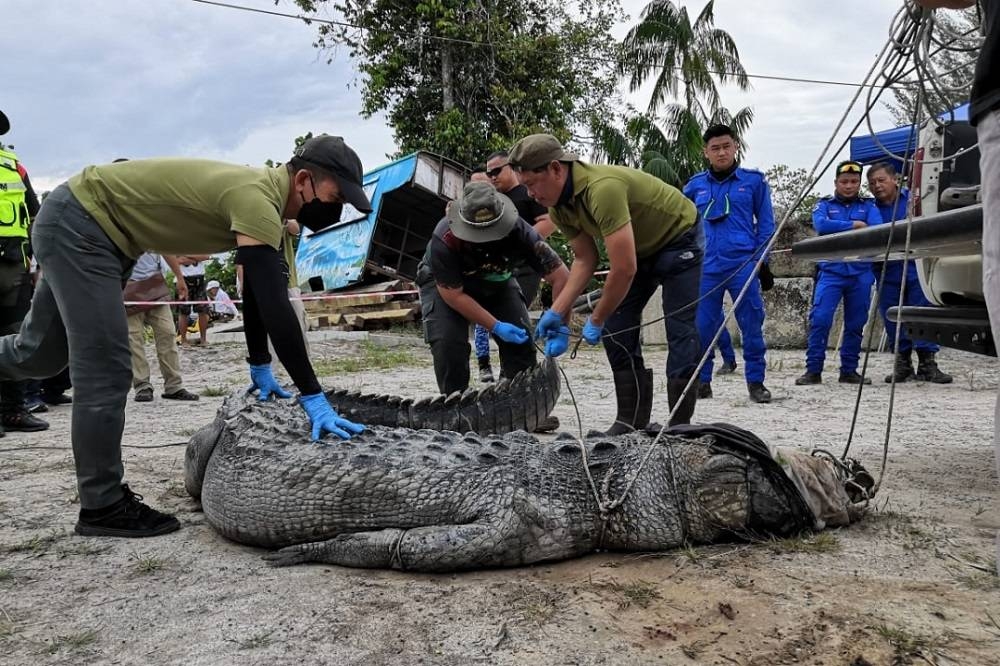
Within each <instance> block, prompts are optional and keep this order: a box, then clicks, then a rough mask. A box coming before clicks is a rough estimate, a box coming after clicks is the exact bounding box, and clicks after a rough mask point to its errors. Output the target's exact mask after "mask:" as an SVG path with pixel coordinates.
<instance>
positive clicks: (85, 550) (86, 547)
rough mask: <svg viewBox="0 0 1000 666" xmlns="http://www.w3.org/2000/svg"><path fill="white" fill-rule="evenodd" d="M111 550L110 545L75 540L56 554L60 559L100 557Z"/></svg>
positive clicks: (59, 549) (61, 547)
mask: <svg viewBox="0 0 1000 666" xmlns="http://www.w3.org/2000/svg"><path fill="white" fill-rule="evenodd" d="M109 550H111V546H108V545H102V544H95V543H88V542H86V541H76V540H73V541H72V542H71V543H69V544H66V545H64V546H60V547H59V548H58V549H57V550H56V554H57V555H58V556H59V557H68V556H70V555H100V554H102V553H106V552H108V551H109Z"/></svg>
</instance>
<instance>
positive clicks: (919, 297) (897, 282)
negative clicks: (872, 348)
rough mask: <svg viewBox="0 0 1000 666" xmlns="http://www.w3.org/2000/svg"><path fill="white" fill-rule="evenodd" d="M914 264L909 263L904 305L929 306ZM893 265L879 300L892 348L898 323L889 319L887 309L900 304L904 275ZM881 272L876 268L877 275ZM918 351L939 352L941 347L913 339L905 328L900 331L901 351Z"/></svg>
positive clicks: (887, 272) (887, 274)
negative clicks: (894, 268) (913, 267)
mask: <svg viewBox="0 0 1000 666" xmlns="http://www.w3.org/2000/svg"><path fill="white" fill-rule="evenodd" d="M912 265H913V264H912V263H911V262H908V263H907V268H908V269H909V270H907V275H906V293H905V294H904V295H903V299H904V300H903V305H916V306H927V305H930V304H931V302H930V301H928V300H927V297H926V296H924V292H923V290H922V289H921V288H920V278H919V277H917V273H916V271H915V270H912V269H911V268H910V267H911V266H912ZM892 268H893V267H892V266H890V267H889V269H888V270H886V274H885V284H883V285H882V295H881V296H880V297H879V300H878V311H879V314H881V315H882V321H883V322H884V323H885V333H886V336H887V339H888V340H889V348H890V349H891V348H892V344H893V342H895V340H896V324H895V322H891V321H889V319H888V318H887V317H886V311H887V310H888V309H889V308H893V307H896V306H897V305H899V291H900V289H901V288H902V277H901V275H900V273H901V272H902V271H900V270H895V271H893V270H892ZM880 274H881V269H880V268H878V267H876V268H875V275H876V276H878V275H880ZM914 349H916V350H917V351H928V352H933V353H935V354H936V353H937V352H938V350H939V349H941V348H940V347H939V346H938V345H936V344H935V343H933V342H928V341H926V340H911V339H910V336H908V335H907V334H906V331H905V330H902V331H900V332H899V352H900V353H901V354H903V355H908V354H909V353H910V352H911V351H912V350H914Z"/></svg>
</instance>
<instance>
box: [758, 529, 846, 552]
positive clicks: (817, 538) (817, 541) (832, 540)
mask: <svg viewBox="0 0 1000 666" xmlns="http://www.w3.org/2000/svg"><path fill="white" fill-rule="evenodd" d="M768 545H769V546H770V548H771V550H772V551H774V552H775V553H836V552H837V551H839V550H840V539H838V538H837V537H836V536H835V535H834V534H832V533H830V532H819V533H817V534H804V535H802V536H798V537H790V538H787V539H773V540H772V541H770V542H768Z"/></svg>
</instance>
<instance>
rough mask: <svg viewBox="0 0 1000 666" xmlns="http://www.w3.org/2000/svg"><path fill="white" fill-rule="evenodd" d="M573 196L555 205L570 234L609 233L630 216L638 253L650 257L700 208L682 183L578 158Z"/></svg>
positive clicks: (694, 217) (562, 227) (557, 220)
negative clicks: (696, 207)
mask: <svg viewBox="0 0 1000 666" xmlns="http://www.w3.org/2000/svg"><path fill="white" fill-rule="evenodd" d="M572 178H573V196H572V197H571V198H570V200H569V201H568V202H567V203H566V204H563V205H560V206H556V207H555V208H550V209H549V216H550V217H551V218H552V221H553V222H554V223H555V225H556V226H557V227H559V231H561V232H562V233H563V234H564V235H565V236H566V238H568V239H572V238H575V237H576V236H577V235H579V234H580V233H581V232H583V233H585V234H587V235H588V236H590V237H592V238H604V237H605V236H608V235H609V234H612V233H614V232H615V231H618V230H619V229H621V228H622V227H624V226H625V225H626V224H628V223H629V222H631V223H632V233H633V234H634V235H635V250H636V255H637V256H639V257H640V258H643V257H648V256H650V255H651V254H653V253H655V252H656V251H657V250H659V249H660V248H662V247H663V246H664V245H667V244H668V243H670V242H671V241H672V240H674V239H675V238H677V237H678V236H680V235H681V234H682V233H684V232H685V231H687V230H688V229H690V228H691V227H692V226H694V223H695V222H696V221H697V219H698V211H697V210H696V209H695V207H694V204H693V203H691V201H690V200H689V199H688V198H687V197H685V196H684V194H683V193H682V192H681V191H680V190H678V189H677V188H676V187H672V186H670V185H667V184H666V183H664V182H663V181H662V180H660V179H659V178H656V177H655V176H651V175H650V174H648V173H645V172H644V171H639V170H638V169H630V168H628V167H623V166H614V165H606V164H588V163H586V162H573V171H572Z"/></svg>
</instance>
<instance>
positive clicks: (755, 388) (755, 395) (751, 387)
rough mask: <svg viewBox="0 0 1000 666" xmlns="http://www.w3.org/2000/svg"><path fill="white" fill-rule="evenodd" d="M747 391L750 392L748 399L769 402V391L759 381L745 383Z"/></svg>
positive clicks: (762, 402) (763, 402)
mask: <svg viewBox="0 0 1000 666" xmlns="http://www.w3.org/2000/svg"><path fill="white" fill-rule="evenodd" d="M747 392H748V393H750V400H751V401H753V402H759V403H761V404H767V403H769V402H771V392H770V391H768V390H767V387H766V386H764V384H762V383H761V382H751V383H749V384H747Z"/></svg>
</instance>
